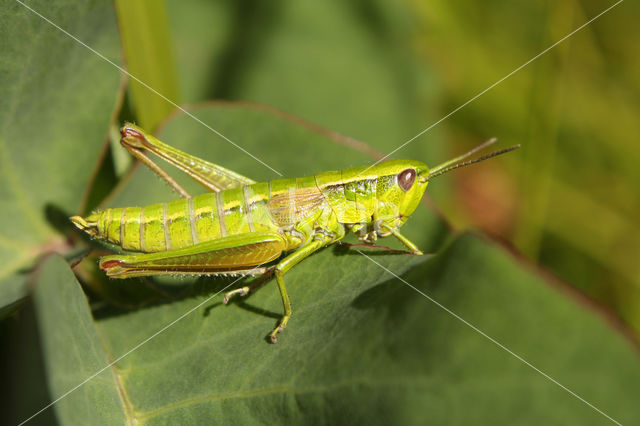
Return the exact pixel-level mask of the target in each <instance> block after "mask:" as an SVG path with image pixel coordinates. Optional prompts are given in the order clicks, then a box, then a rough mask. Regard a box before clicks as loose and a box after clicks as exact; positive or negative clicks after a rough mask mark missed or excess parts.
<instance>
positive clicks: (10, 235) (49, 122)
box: [0, 1, 120, 306]
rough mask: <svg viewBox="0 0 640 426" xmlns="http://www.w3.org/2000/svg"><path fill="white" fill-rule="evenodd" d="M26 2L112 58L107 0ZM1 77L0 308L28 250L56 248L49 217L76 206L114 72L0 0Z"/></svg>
mask: <svg viewBox="0 0 640 426" xmlns="http://www.w3.org/2000/svg"><path fill="white" fill-rule="evenodd" d="M26 4H27V5H28V6H29V7H30V8H32V9H34V10H35V11H37V12H38V13H40V14H42V15H43V16H44V17H46V18H47V19H49V20H51V21H52V22H53V23H55V24H56V25H59V26H60V27H61V28H63V29H64V30H66V31H68V32H69V33H71V34H73V35H74V36H75V37H77V38H78V39H80V40H81V41H83V42H85V43H87V44H88V45H90V46H91V47H93V48H94V49H96V50H98V51H99V52H101V53H102V54H104V55H105V56H106V57H108V58H110V59H111V60H113V61H116V62H117V61H118V57H119V52H118V34H117V32H116V25H115V20H114V15H113V6H112V4H111V3H110V2H108V1H88V2H82V3H76V2H54V3H52V2H46V1H29V2H26ZM0 76H1V78H0V180H2V182H3V183H2V185H0V212H2V213H1V215H2V216H1V217H2V220H3V223H4V225H3V226H2V230H0V263H1V264H2V268H1V269H0V281H1V283H2V286H1V287H0V303H2V306H6V305H7V304H9V303H12V302H14V301H16V300H18V299H19V298H21V297H23V296H24V293H25V288H24V281H25V273H26V272H27V271H28V270H29V268H30V267H31V265H32V264H33V261H34V259H35V258H36V257H37V256H39V255H41V254H42V253H44V252H46V251H49V250H59V251H62V250H65V247H64V240H63V239H62V238H61V237H60V236H59V235H58V233H57V232H56V230H55V229H54V226H55V225H54V224H53V223H52V222H53V220H52V217H51V213H52V212H53V213H56V212H62V213H64V214H71V213H78V212H79V211H78V210H79V209H80V208H81V203H82V200H83V194H84V192H85V188H86V187H87V182H88V181H89V179H90V177H91V173H92V171H93V169H94V167H95V164H96V162H97V160H98V157H99V154H100V150H101V146H102V145H103V142H104V140H105V137H106V135H107V129H108V124H109V120H110V117H111V115H112V111H113V108H114V105H115V104H116V101H117V98H118V88H119V84H120V74H119V72H118V71H117V70H116V69H115V68H114V67H113V66H112V65H110V64H108V63H107V62H105V61H104V60H103V59H100V58H99V57H97V56H96V55H95V54H93V53H91V52H90V51H89V50H87V49H86V48H85V47H83V46H81V45H80V44H79V43H78V42H76V41H74V40H73V39H71V38H70V37H69V36H68V35H65V34H63V33H62V32H61V31H60V30H58V29H56V28H55V27H53V26H52V25H51V24H50V23H47V22H46V21H45V20H43V18H41V17H39V16H37V15H36V14H35V13H34V12H32V11H30V10H28V9H27V8H25V7H24V6H22V5H21V4H20V3H18V2H14V1H6V2H2V4H1V5H0ZM64 214H61V215H62V216H64Z"/></svg>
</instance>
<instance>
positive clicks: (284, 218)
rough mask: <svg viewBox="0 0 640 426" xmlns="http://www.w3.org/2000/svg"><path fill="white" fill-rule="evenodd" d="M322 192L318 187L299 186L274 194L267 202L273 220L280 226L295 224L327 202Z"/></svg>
mask: <svg viewBox="0 0 640 426" xmlns="http://www.w3.org/2000/svg"><path fill="white" fill-rule="evenodd" d="M325 203H326V201H325V198H324V195H323V194H322V192H320V191H319V190H318V189H317V188H298V189H295V190H292V191H286V192H281V193H279V194H276V195H274V196H273V197H272V198H271V200H269V201H268V202H267V207H268V209H269V212H270V213H271V215H272V217H273V220H274V221H275V222H276V223H277V224H278V225H280V226H286V225H293V224H296V223H298V222H300V221H301V220H303V219H305V218H307V217H309V215H310V214H311V213H313V212H315V211H316V210H317V209H319V208H321V207H322V206H323V204H325Z"/></svg>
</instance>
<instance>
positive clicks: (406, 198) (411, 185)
mask: <svg viewBox="0 0 640 426" xmlns="http://www.w3.org/2000/svg"><path fill="white" fill-rule="evenodd" d="M375 173H377V174H378V175H379V176H381V178H379V179H378V185H377V186H378V188H377V194H376V195H377V199H378V209H377V211H376V214H375V217H374V220H382V221H383V222H385V223H386V224H387V225H389V226H391V227H393V228H397V227H399V226H402V224H404V222H406V221H407V219H408V218H409V216H411V214H412V213H413V212H414V211H415V209H416V207H418V204H419V203H420V200H421V199H422V196H423V195H424V191H425V190H426V189H427V184H428V183H429V179H428V177H429V168H428V167H427V165H426V164H424V163H422V162H420V161H412V160H397V161H388V162H385V163H381V164H379V165H377V166H376V170H375Z"/></svg>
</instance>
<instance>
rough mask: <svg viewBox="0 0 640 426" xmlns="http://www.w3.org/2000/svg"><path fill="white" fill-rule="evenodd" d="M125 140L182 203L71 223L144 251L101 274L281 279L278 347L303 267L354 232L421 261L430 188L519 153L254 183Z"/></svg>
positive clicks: (136, 130) (159, 146)
mask: <svg viewBox="0 0 640 426" xmlns="http://www.w3.org/2000/svg"><path fill="white" fill-rule="evenodd" d="M120 133H121V140H120V142H121V143H122V145H123V146H124V147H125V148H126V149H127V151H129V152H130V153H131V154H132V155H133V156H134V157H136V158H138V159H139V160H140V161H141V162H142V163H144V164H145V165H146V166H148V167H149V168H150V169H151V170H152V171H154V172H155V173H156V174H157V175H158V176H160V177H161V178H162V179H163V180H164V181H165V182H166V183H168V184H169V186H171V187H172V188H173V189H174V190H175V191H176V192H177V193H178V194H180V196H181V198H179V199H177V200H174V201H171V202H165V203H160V204H153V205H149V206H145V207H125V208H113V209H106V210H102V211H98V212H94V213H92V214H91V215H89V216H87V217H85V218H83V217H80V216H73V217H71V218H70V220H71V221H72V222H73V223H74V224H75V225H76V226H77V227H78V228H80V229H81V230H83V231H85V232H86V233H88V234H89V235H91V236H92V237H95V238H98V239H100V240H104V241H107V242H109V243H112V244H115V245H118V246H120V247H121V248H122V249H124V250H126V251H132V252H138V253H137V254H127V255H112V256H105V257H102V258H101V259H100V261H99V262H100V268H101V269H102V270H103V271H105V272H106V274H107V275H108V276H109V277H112V278H130V277H141V276H150V275H177V274H195V275H203V274H209V275H262V276H264V277H265V279H266V277H269V276H271V275H272V274H275V277H276V282H277V284H278V288H279V290H280V295H281V296H282V304H283V307H284V315H283V316H282V318H281V319H280V321H279V323H278V325H277V327H276V328H275V329H274V330H273V331H272V332H271V333H270V334H269V339H270V340H271V342H273V343H275V342H276V341H277V335H278V333H280V332H282V330H284V328H285V327H286V326H287V323H288V322H289V318H290V317H291V312H292V310H291V302H290V301H289V296H288V294H287V289H286V287H285V283H284V278H283V277H284V275H285V274H286V273H287V271H289V270H290V269H291V268H292V267H294V266H295V265H296V264H297V263H299V262H300V261H302V260H303V259H305V258H306V257H308V256H309V255H311V254H312V253H314V252H316V251H318V250H319V249H321V248H323V247H325V246H327V245H329V244H332V243H335V242H337V241H339V240H340V239H342V238H343V237H344V236H345V235H346V234H347V232H353V233H356V234H357V235H358V238H359V239H360V240H361V241H363V242H364V243H366V244H374V243H375V242H376V240H377V239H378V238H380V237H387V236H391V235H392V236H394V237H395V238H397V239H398V240H399V241H400V242H401V243H402V244H403V245H404V246H406V247H407V249H408V250H409V251H410V252H411V253H412V254H416V255H419V254H422V252H421V251H420V250H419V249H418V247H417V246H416V245H415V244H414V243H413V242H411V241H410V240H409V239H408V238H407V237H405V236H404V235H402V234H401V233H400V231H399V229H400V227H401V226H402V225H404V223H405V222H406V221H407V219H408V218H409V216H411V214H412V213H413V212H414V210H415V209H416V207H417V206H418V203H419V202H420V200H421V199H422V196H423V194H424V192H425V189H426V188H427V184H428V183H429V181H430V180H431V179H433V178H434V177H436V176H439V175H441V174H444V173H447V172H449V171H451V170H453V169H456V168H458V167H463V166H467V165H469V164H473V163H476V162H479V161H483V160H486V159H488V158H491V157H495V156H497V155H500V154H504V153H506V152H508V151H511V150H513V149H516V148H518V147H519V145H515V146H512V147H509V148H505V149H502V150H499V151H494V152H492V153H489V154H486V155H484V156H481V157H479V158H476V159H473V160H468V161H463V160H465V159H467V158H468V157H470V156H471V155H473V154H474V153H476V152H477V151H479V150H481V149H483V148H485V147H486V146H488V145H490V144H492V143H493V142H495V139H492V140H489V141H487V142H485V143H483V144H481V145H479V146H477V147H476V148H474V149H472V150H471V151H469V152H467V153H465V154H463V155H461V156H459V157H456V158H454V159H452V160H449V161H446V162H444V163H442V164H440V165H438V166H436V167H434V168H432V169H429V168H428V167H427V165H426V164H424V163H422V162H420V161H413V160H393V161H385V162H380V163H377V164H375V165H374V166H369V167H359V168H351V169H345V170H337V171H328V172H323V173H319V174H316V175H314V176H307V177H301V178H291V179H278V180H272V181H269V182H254V181H253V180H251V179H249V178H247V177H245V176H242V175H240V174H238V173H235V172H233V171H231V170H228V169H225V168H224V167H221V166H218V165H216V164H213V163H210V162H208V161H205V160H202V159H200V158H197V157H195V156H192V155H189V154H187V153H185V152H182V151H179V150H177V149H175V148H173V147H171V146H169V145H166V144H164V143H162V142H160V141H159V140H158V139H156V138H155V137H153V136H152V135H150V134H148V133H147V132H145V131H144V130H143V129H141V128H140V127H138V126H136V125H134V124H129V123H125V125H124V126H123V127H122V129H121V131H120ZM147 151H148V152H151V153H153V154H155V155H157V156H158V157H160V158H161V159H163V160H165V161H167V162H168V163H170V164H172V165H173V166H175V167H177V168H179V169H180V170H182V171H184V172H185V173H187V174H188V175H189V176H190V177H191V178H193V179H195V180H196V181H197V182H199V183H200V184H202V185H203V186H204V187H205V188H207V189H208V190H209V192H207V193H205V194H201V195H197V196H195V197H192V196H191V195H189V193H187V191H185V190H184V189H183V188H182V187H181V186H180V185H179V184H178V183H177V182H176V181H175V180H173V179H172V178H171V177H170V176H169V175H168V174H167V173H166V172H165V171H164V170H162V169H161V168H160V167H159V166H158V165H157V164H156V163H154V162H153V161H152V160H151V159H150V158H149V157H148V156H147ZM283 253H286V255H285V256H283ZM265 265H266V266H265ZM263 282H264V279H261V280H257V281H256V282H255V283H253V284H251V286H245V287H241V288H238V289H235V290H232V291H230V292H227V294H226V295H225V297H224V302H225V304H226V303H227V302H228V301H229V299H230V298H231V297H233V296H236V295H237V296H244V295H247V294H249V293H250V292H251V291H254V290H256V289H257V288H258V287H259V286H260V285H262V283H263Z"/></svg>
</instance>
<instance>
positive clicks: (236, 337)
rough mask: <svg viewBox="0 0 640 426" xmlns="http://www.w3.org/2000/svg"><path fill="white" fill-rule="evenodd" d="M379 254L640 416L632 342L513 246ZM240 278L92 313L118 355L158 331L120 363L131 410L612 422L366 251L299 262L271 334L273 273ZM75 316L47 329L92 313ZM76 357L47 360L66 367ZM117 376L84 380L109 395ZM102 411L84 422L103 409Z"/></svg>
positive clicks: (272, 419) (475, 241) (578, 384)
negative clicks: (249, 283)
mask: <svg viewBox="0 0 640 426" xmlns="http://www.w3.org/2000/svg"><path fill="white" fill-rule="evenodd" d="M366 253H367V254H368V255H369V256H371V258H372V259H373V260H375V262H377V263H379V264H380V265H382V266H384V267H385V268H387V269H388V270H390V271H392V272H393V273H394V274H396V275H399V276H401V277H403V279H404V280H406V281H407V282H408V283H410V284H411V285H413V286H415V287H416V288H417V289H419V290H420V291H422V292H424V293H425V294H427V295H428V296H430V297H433V298H434V299H435V300H436V301H438V302H439V303H441V304H442V305H444V306H446V307H447V308H448V309H451V310H453V311H454V312H455V313H456V314H457V315H460V316H461V317H462V318H464V319H465V320H467V321H469V322H470V323H471V324H473V325H474V326H475V327H478V328H479V329H480V330H482V331H483V332H485V333H487V334H488V335H490V336H492V337H493V338H495V339H497V340H498V341H499V342H500V343H501V344H504V345H505V346H507V347H508V348H510V349H511V350H513V351H514V352H515V353H517V354H518V355H519V356H521V357H523V358H525V359H526V360H527V361H529V362H531V363H532V364H533V365H534V366H536V367H537V368H539V369H541V370H542V371H544V372H545V373H546V374H549V375H550V376H551V377H553V378H554V379H556V380H558V381H559V382H560V383H562V384H563V385H564V386H567V387H568V388H569V389H571V390H572V391H574V392H576V393H577V394H578V395H580V396H581V397H583V398H585V399H586V400H587V401H589V402H590V403H592V404H594V405H595V406H596V407H598V408H599V409H600V410H603V411H604V412H605V413H607V414H608V415H610V416H612V417H613V418H615V419H616V420H618V421H620V422H622V423H624V424H635V423H637V422H638V420H639V419H638V411H637V409H636V408H637V400H636V399H637V398H636V395H637V394H638V391H639V389H638V388H639V387H640V363H639V362H638V358H637V353H636V351H635V349H634V348H633V347H632V346H631V345H630V343H629V342H628V341H626V339H625V338H624V337H623V336H622V335H620V334H618V333H617V332H616V331H615V330H614V329H612V328H611V327H610V326H608V325H606V324H605V323H604V322H603V320H602V318H600V317H599V316H598V315H597V314H595V313H594V312H593V311H591V310H589V309H585V307H584V306H583V305H581V304H580V303H578V302H577V301H574V300H570V299H567V297H566V292H564V291H560V290H559V289H558V288H556V287H553V286H550V285H549V283H547V282H545V280H544V279H542V278H540V277H539V276H537V275H536V274H535V273H533V272H531V270H530V269H529V268H528V267H523V265H522V264H521V263H520V261H518V260H517V259H515V258H513V257H512V256H511V255H510V254H508V253H507V252H505V251H504V250H503V249H501V248H500V247H497V246H495V245H494V244H492V243H490V242H488V241H486V240H484V239H482V238H478V237H476V236H473V235H470V234H465V235H462V236H461V237H459V238H457V239H456V240H454V241H453V243H452V244H450V245H448V246H447V247H446V248H445V249H444V250H443V251H442V252H441V253H439V254H438V255H436V256H435V257H414V256H404V255H380V254H379V253H376V252H369V251H367V252H366ZM230 282H231V281H229V280H218V279H210V278H206V279H201V280H199V281H197V284H196V285H194V286H193V287H192V292H190V293H187V294H185V295H183V297H182V298H178V299H175V300H173V301H170V302H167V303H164V304H158V305H155V306H149V307H146V308H142V309H138V310H133V311H119V310H114V309H103V310H101V311H98V312H96V313H95V315H96V317H97V318H98V321H97V324H96V326H97V328H98V330H99V331H98V332H99V335H100V336H101V337H102V342H103V344H104V348H106V357H107V358H108V359H117V358H118V357H120V356H121V355H123V354H126V353H127V352H129V351H130V350H131V349H132V348H134V347H136V346H137V345H139V344H140V343H142V342H145V341H146V343H144V344H143V345H142V346H140V347H139V348H138V349H136V350H135V351H133V352H132V353H130V354H129V355H127V356H126V357H125V358H124V359H122V360H121V361H119V362H118V363H117V366H116V368H115V369H114V371H117V372H119V373H120V381H119V383H120V385H121V386H122V388H121V391H122V392H123V393H125V394H126V395H127V403H128V406H129V408H130V409H129V411H128V416H129V417H128V420H129V422H131V423H134V422H139V423H144V424H166V423H180V422H184V421H187V419H188V421H189V422H191V423H211V422H214V423H217V422H222V423H230V422H231V423H237V424H264V423H284V422H286V423H289V424H306V423H309V422H320V423H347V422H348V423H359V424H363V423H366V424H389V423H401V424H425V423H427V424H443V423H451V422H456V423H460V424H514V423H516V424H566V423H573V424H603V423H606V419H605V418H604V417H603V416H602V415H600V414H599V413H597V412H595V411H594V410H593V409H591V408H590V407H588V406H587V405H585V404H584V403H582V402H581V401H579V400H578V399H576V398H575V397H573V396H572V395H570V394H569V393H567V392H566V391H565V390H563V389H561V388H560V387H558V386H557V385H555V384H553V383H551V382H550V381H549V380H547V379H546V378H544V377H543V376H541V375H540V374H539V373H537V372H535V371H534V370H532V369H531V368H530V367H528V366H526V365H525V364H523V363H522V362H520V361H519V360H517V359H515V358H514V357H513V356H512V355H510V354H508V353H507V352H505V351H504V350H502V349H500V348H498V347H497V346H496V345H495V344H493V343H492V342H490V341H489V340H487V339H486V338H485V337H483V336H481V335H480V334H478V333H477V332H476V331H474V330H472V329H471V328H469V327H468V326H466V325H464V324H463V323H461V322H460V321H459V320H458V319H456V318H454V317H453V316H452V315H450V314H449V313H447V312H445V311H443V310H442V309H441V308H439V307H437V306H436V305H434V303H432V302H431V301H429V300H427V299H426V298H425V297H423V296H422V295H420V294H418V293H417V292H416V291H415V290H413V289H411V288H410V287H408V286H407V285H406V284H404V283H402V282H401V281H399V280H397V279H396V278H394V277H393V276H392V275H390V274H389V273H387V272H386V271H385V270H383V269H382V268H381V267H380V266H379V265H376V264H375V263H373V262H372V261H371V260H369V259H367V258H365V257H364V256H362V255H360V254H358V253H355V252H348V251H344V250H342V249H336V248H327V249H325V250H323V251H321V252H320V253H318V254H316V255H314V256H312V257H311V258H309V259H306V260H305V262H304V263H303V264H301V265H299V266H298V267H297V268H294V269H293V270H292V271H291V272H290V273H289V274H288V275H287V286H288V289H289V292H290V296H291V299H292V302H293V307H294V315H293V317H292V320H291V322H290V324H289V327H288V328H287V330H285V332H284V333H283V334H282V336H281V337H280V340H279V342H278V343H277V344H276V345H271V344H268V343H266V342H265V340H264V336H265V335H266V333H267V332H268V331H269V330H270V329H271V328H272V327H273V326H274V325H275V323H276V321H277V317H278V315H279V314H280V312H281V301H280V296H279V294H278V292H277V288H276V286H275V285H274V284H273V283H269V284H267V285H266V287H264V288H263V289H261V290H260V291H259V292H257V293H256V294H254V295H252V296H251V297H250V298H248V299H246V300H243V301H237V302H236V303H233V304H231V305H229V306H224V305H222V304H221V302H220V298H221V296H220V295H218V292H219V291H220V290H222V288H223V287H224V286H225V285H228V284H229V283H230ZM65 284H68V285H71V284H72V283H65ZM131 285H136V284H135V283H133V282H132V283H131ZM138 285H139V284H138ZM66 291H69V290H66ZM61 292H62V290H61ZM62 295H64V294H61V296H62ZM50 296H51V299H49V300H48V302H52V303H60V304H63V303H65V302H64V300H63V299H62V298H61V299H60V300H57V299H55V295H54V294H50ZM67 297H68V296H67ZM71 303H72V305H71V306H73V301H72V302H71ZM49 304H50V303H49ZM201 304H202V305H201ZM199 305H201V306H199ZM58 309H59V308H58ZM191 310H193V312H190V313H189V311H191ZM76 311H77V309H72V310H71V312H73V313H75V312H76ZM70 316H71V315H64V316H62V318H61V319H60V320H58V321H56V322H55V323H53V322H43V324H42V327H43V330H42V332H43V333H44V334H45V335H52V336H55V335H56V333H60V331H59V330H61V329H63V330H64V329H66V328H69V329H71V330H73V329H75V328H77V325H76V324H78V323H80V324H84V321H78V320H77V319H75V318H69V317H70ZM182 316H184V317H182ZM181 317H182V318H181ZM179 318H181V319H179ZM178 319H179V320H178ZM176 320H178V321H177V322H175V323H174V324H172V323H173V322H174V321H176ZM66 321H70V322H66ZM163 329H164V331H162V332H160V333H159V334H157V335H155V334H156V333H158V332H159V331H161V330H163ZM150 337H151V339H150V340H148V341H147V339H149V338H150ZM66 342H67V346H68V347H70V348H77V349H76V350H78V351H80V353H85V351H86V350H87V349H86V344H85V343H84V340H73V339H69V340H67V341H66ZM89 348H92V346H89ZM89 354H91V350H89ZM98 367H99V366H97V367H96V370H97V369H98ZM70 368H71V369H72V371H71V372H74V371H76V370H77V368H75V367H73V366H70V365H69V363H68V362H58V364H55V365H50V370H51V371H56V372H58V375H57V377H65V376H66V375H67V374H71V372H70V371H69V369H70ZM85 372H86V373H87V376H88V375H90V374H91V372H90V371H85ZM73 376H74V377H76V375H75V374H73ZM50 380H52V382H53V383H55V382H56V380H59V379H56V378H55V377H54V378H52V379H50ZM78 380H80V378H79V379H78ZM89 383H91V382H89ZM108 383H109V382H106V383H105V382H100V384H99V385H98V384H95V383H94V385H95V386H96V387H97V389H95V390H92V389H91V388H80V389H79V390H78V391H77V392H80V390H82V391H83V394H82V395H84V398H87V399H91V398H93V402H91V404H96V405H97V406H100V405H101V404H103V401H102V399H101V398H102V397H101V393H102V392H106V391H105V389H104V388H103V387H104V386H107V385H108ZM85 386H87V385H85ZM114 392H115V389H114ZM69 398H71V397H69ZM108 401H109V399H107V402H108ZM90 410H91V408H84V410H83V411H79V412H78V413H76V420H77V421H79V422H92V421H93V420H94V418H92V417H85V415H86V414H84V413H86V411H90Z"/></svg>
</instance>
